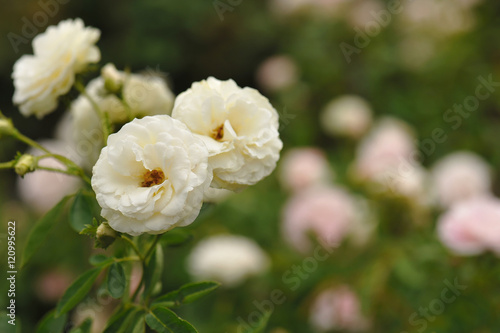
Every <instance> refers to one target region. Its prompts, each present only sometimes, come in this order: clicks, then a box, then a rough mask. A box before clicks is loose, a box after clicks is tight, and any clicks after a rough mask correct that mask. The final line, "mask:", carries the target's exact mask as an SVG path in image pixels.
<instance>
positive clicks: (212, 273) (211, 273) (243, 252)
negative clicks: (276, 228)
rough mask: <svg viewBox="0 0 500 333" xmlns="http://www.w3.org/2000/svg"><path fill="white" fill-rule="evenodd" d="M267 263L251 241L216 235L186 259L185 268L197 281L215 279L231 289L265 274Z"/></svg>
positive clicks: (197, 246)
mask: <svg viewBox="0 0 500 333" xmlns="http://www.w3.org/2000/svg"><path fill="white" fill-rule="evenodd" d="M268 266H269V259H268V257H267V255H266V254H265V253H264V251H262V249H261V248H260V247H259V246H258V245H257V244H256V243H255V242H254V241H253V240H251V239H248V238H246V237H242V236H233V235H219V236H212V237H210V238H207V239H204V240H202V241H201V242H200V243H198V245H196V247H195V248H194V249H193V251H192V252H191V254H190V255H189V257H188V262H187V268H188V271H189V273H190V274H191V275H193V277H195V278H196V279H198V280H207V279H214V280H216V281H219V282H221V283H222V284H223V285H224V286H225V287H234V286H237V285H238V284H240V283H242V282H243V280H245V279H246V278H248V277H250V276H254V275H258V274H260V273H262V272H264V271H265V270H266V269H267V268H268Z"/></svg>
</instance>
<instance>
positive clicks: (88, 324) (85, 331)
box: [69, 318, 92, 333]
mask: <svg viewBox="0 0 500 333" xmlns="http://www.w3.org/2000/svg"><path fill="white" fill-rule="evenodd" d="M91 331H92V319H90V318H87V319H85V321H84V322H83V323H82V324H81V325H80V326H78V327H75V328H73V329H72V330H71V331H69V333H91Z"/></svg>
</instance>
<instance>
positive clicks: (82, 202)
mask: <svg viewBox="0 0 500 333" xmlns="http://www.w3.org/2000/svg"><path fill="white" fill-rule="evenodd" d="M93 198H94V196H90V195H86V194H84V191H83V190H81V191H79V192H78V193H77V194H76V196H75V200H74V201H73V204H72V205H71V209H70V211H69V223H70V225H71V227H72V228H73V230H75V231H76V232H78V233H80V232H81V231H82V230H84V229H85V228H86V225H92V222H93V219H94V216H95V214H94V213H93V210H94V207H95V205H94V203H93V201H95V199H93ZM92 199H93V201H92Z"/></svg>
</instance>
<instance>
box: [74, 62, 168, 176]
mask: <svg viewBox="0 0 500 333" xmlns="http://www.w3.org/2000/svg"><path fill="white" fill-rule="evenodd" d="M105 67H106V68H107V70H106V71H105V73H106V72H108V74H106V75H107V76H108V80H110V78H109V76H111V77H114V80H117V81H123V90H122V93H123V98H124V100H125V101H126V103H127V104H128V106H129V107H130V110H127V109H126V107H125V106H124V105H123V103H122V102H121V101H120V100H119V99H118V97H117V96H116V95H114V94H110V93H109V91H108V89H106V87H105V79H103V78H102V77H98V78H96V79H94V80H92V81H90V83H89V84H88V85H87V88H86V90H87V93H88V94H89V95H90V96H91V97H92V99H93V100H94V101H96V103H97V105H98V106H99V108H100V109H101V110H102V111H103V112H105V113H107V114H108V116H109V120H110V122H111V124H112V125H115V126H117V127H118V126H121V125H122V124H124V123H126V122H128V121H129V118H141V117H145V116H152V115H157V114H167V115H170V113H171V111H172V107H173V105H174V95H173V93H172V92H171V91H170V89H169V88H168V86H167V84H166V83H165V81H164V80H163V79H162V78H161V77H159V76H155V75H152V74H128V73H125V72H122V71H117V70H116V68H115V67H114V65H112V64H107V65H106V66H105ZM70 113H71V116H72V119H73V125H72V126H71V128H72V129H73V133H72V135H73V140H72V141H73V142H74V146H75V150H76V153H77V154H78V155H80V156H82V157H84V158H83V162H84V165H83V166H84V167H85V168H87V169H90V168H92V166H93V165H94V163H95V162H96V161H97V158H98V157H99V154H100V151H101V148H102V146H104V140H103V134H102V127H101V123H100V119H99V117H98V115H97V113H96V111H95V110H94V109H93V107H92V105H91V104H90V102H89V100H88V99H87V98H86V97H85V96H80V97H78V98H77V99H76V100H75V101H74V102H73V104H72V105H71V109H70ZM129 113H130V114H129Z"/></svg>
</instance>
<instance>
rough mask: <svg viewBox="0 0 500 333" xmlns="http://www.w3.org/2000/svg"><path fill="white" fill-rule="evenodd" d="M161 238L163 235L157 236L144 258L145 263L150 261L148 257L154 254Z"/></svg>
mask: <svg viewBox="0 0 500 333" xmlns="http://www.w3.org/2000/svg"><path fill="white" fill-rule="evenodd" d="M160 237H161V235H156V236H155V240H154V241H153V244H152V245H151V247H150V248H149V249H148V251H147V252H146V255H145V256H144V261H147V260H148V257H149V256H150V255H151V253H153V250H154V248H155V247H156V244H157V243H158V241H159V240H160Z"/></svg>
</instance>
